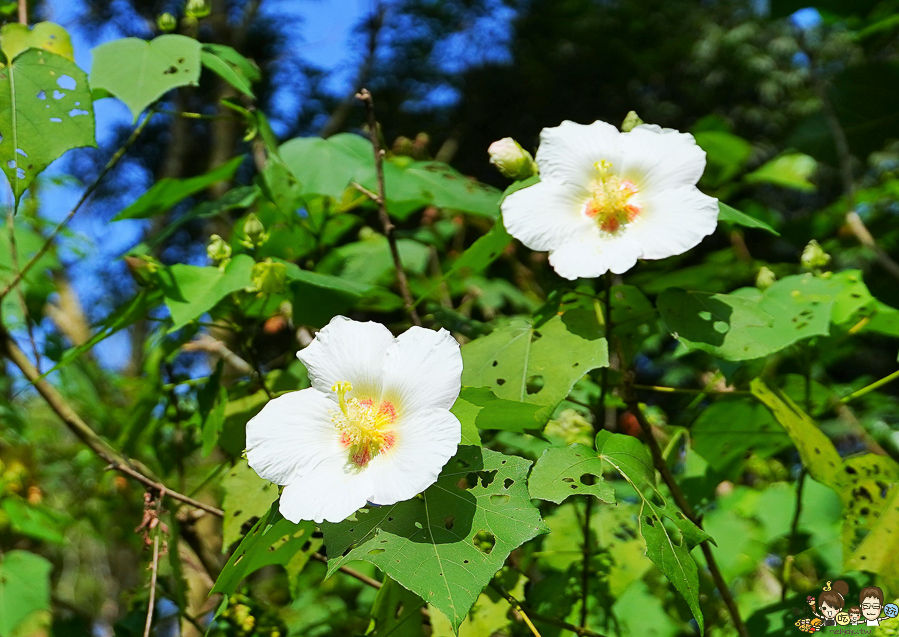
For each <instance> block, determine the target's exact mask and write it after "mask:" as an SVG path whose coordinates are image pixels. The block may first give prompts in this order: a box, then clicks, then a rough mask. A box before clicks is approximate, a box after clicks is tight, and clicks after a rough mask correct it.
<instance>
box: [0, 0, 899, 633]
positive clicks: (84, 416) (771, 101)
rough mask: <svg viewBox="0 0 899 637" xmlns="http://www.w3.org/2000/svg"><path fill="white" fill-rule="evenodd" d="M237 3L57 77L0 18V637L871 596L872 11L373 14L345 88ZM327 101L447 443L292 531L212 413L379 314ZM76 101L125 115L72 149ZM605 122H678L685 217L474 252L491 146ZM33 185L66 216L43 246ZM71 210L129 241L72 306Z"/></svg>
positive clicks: (40, 47)
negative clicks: (458, 372)
mask: <svg viewBox="0 0 899 637" xmlns="http://www.w3.org/2000/svg"><path fill="white" fill-rule="evenodd" d="M259 4H260V3H259V2H253V1H247V2H241V1H236V2H229V3H224V2H222V3H219V2H212V3H210V4H209V5H207V4H206V3H204V2H196V1H195V0H192V1H191V2H189V3H187V4H186V5H183V4H182V3H180V2H149V3H138V2H134V3H125V2H123V3H107V2H100V1H89V2H84V3H83V10H84V13H83V16H82V17H83V27H84V28H85V29H87V30H90V29H94V30H95V31H96V32H100V31H102V30H103V29H107V30H113V31H115V32H116V33H117V34H119V35H121V36H122V37H116V38H115V39H112V40H109V41H106V42H104V43H103V44H100V45H99V46H97V47H96V48H94V49H93V55H92V60H93V62H92V67H91V68H90V69H81V68H79V66H78V65H77V64H76V63H75V61H74V59H75V58H74V51H73V48H72V45H71V41H70V38H69V34H68V33H67V32H66V31H65V29H63V28H62V27H60V26H58V25H55V24H52V23H50V22H46V21H44V22H39V16H40V15H42V12H43V11H44V7H43V5H41V4H39V3H38V4H35V5H31V4H30V3H29V5H28V6H27V7H26V8H27V9H28V10H29V11H30V13H29V14H28V15H29V16H30V17H31V18H32V22H33V23H32V25H31V28H29V27H26V26H24V25H21V24H17V23H16V22H15V21H14V20H15V17H16V13H17V9H18V5H17V3H15V2H9V1H5V2H0V17H2V19H3V20H4V24H3V26H2V31H0V49H2V58H0V62H2V66H0V135H2V137H0V167H2V169H3V172H4V174H5V175H6V177H7V180H8V182H9V189H8V191H7V193H8V194H7V196H6V199H5V201H7V202H8V204H7V209H6V210H7V213H8V214H7V218H8V227H7V228H4V230H3V232H0V320H2V322H0V356H2V358H3V360H4V365H3V366H0V425H2V426H0V637H27V636H31V635H52V636H60V637H62V636H68V635H85V634H91V633H93V634H103V635H107V634H113V635H117V636H123V637H124V636H130V635H143V634H145V625H146V621H147V618H148V608H149V609H151V610H155V612H154V613H150V620H151V623H150V629H149V630H150V631H151V634H156V635H202V634H206V635H214V636H216V637H225V636H228V637H231V636H235V637H236V636H240V637H250V636H260V637H261V636H263V635H264V636H271V637H274V636H281V637H284V636H286V635H309V636H319V635H332V634H333V635H363V634H364V635H373V636H376V637H386V636H388V635H394V636H403V637H406V636H409V637H412V636H418V635H434V636H438V637H442V636H444V635H451V634H458V635H463V636H465V637H489V636H492V635H497V636H502V637H510V636H519V635H537V634H539V635H544V636H553V637H555V636H563V635H571V634H578V635H607V636H609V637H611V636H622V637H624V636H634V637H636V636H640V637H642V636H645V635H653V636H658V637H675V636H679V635H695V634H707V635H738V634H739V635H752V636H753V637H756V636H763V635H772V636H773V635H784V634H794V632H795V631H796V628H795V627H794V626H793V623H794V621H795V620H796V619H797V618H798V617H799V616H801V614H802V613H805V614H806V615H808V611H809V607H808V604H807V603H806V601H805V600H806V596H808V595H812V596H817V594H818V592H820V590H821V586H822V585H823V584H824V583H826V582H827V581H828V580H835V579H843V580H846V581H847V582H849V584H850V596H852V595H855V594H857V591H858V590H859V589H860V588H861V587H863V586H868V585H877V586H880V587H882V589H883V590H884V593H885V595H886V598H887V600H894V599H897V598H899V571H897V568H896V556H897V555H899V526H897V525H899V489H897V488H896V487H897V484H899V464H897V460H899V417H897V413H899V412H897V403H899V401H897V398H899V394H897V387H899V385H896V384H890V383H891V382H892V381H894V380H896V379H897V378H899V373H897V372H896V371H895V370H896V367H897V348H899V346H897V339H899V309H896V308H897V307H899V292H897V289H899V288H897V286H896V280H897V278H899V266H897V265H896V259H899V225H897V223H896V219H897V214H899V203H897V197H899V146H897V143H899V142H897V138H899V128H897V127H899V111H897V109H899V106H897V105H899V88H897V87H899V82H897V81H896V79H897V78H899V66H897V64H899V62H897V53H899V49H897V46H899V19H897V15H899V14H897V9H899V4H897V3H896V2H895V1H894V0H882V1H879V2H874V1H870V2H848V1H845V0H828V1H826V2H825V1H823V0H822V1H821V2H820V3H818V4H817V5H816V6H815V8H814V9H813V10H809V9H806V8H805V7H804V3H797V2H793V1H792V0H771V2H770V3H757V2H751V3H750V2H742V1H739V0H721V1H716V2H710V3H705V2H704V3H699V2H692V1H688V0H675V1H671V0H668V1H664V2H663V1H658V0H648V1H642V0H641V1H636V0H613V1H610V2H594V1H592V0H564V1H560V0H505V1H500V0H464V1H463V0H446V1H444V2H431V1H429V0H397V1H395V2H387V3H384V4H383V5H379V6H377V7H375V9H374V11H373V13H372V14H371V15H370V16H369V17H367V18H366V19H365V20H364V21H363V22H362V23H361V24H360V25H359V29H358V37H359V44H360V52H359V68H358V75H357V77H356V78H355V80H354V82H355V86H354V87H353V91H352V92H351V93H350V94H348V95H346V96H345V97H344V98H340V97H334V96H333V95H330V94H328V93H327V92H326V91H324V90H323V89H322V87H321V82H322V80H323V78H322V76H321V74H320V73H319V72H317V71H316V70H315V69H312V68H309V67H303V66H301V65H296V64H294V62H295V60H293V58H290V57H289V53H290V51H291V50H292V49H293V48H295V47H296V46H298V44H297V42H295V41H293V40H291V38H290V33H289V30H288V26H289V25H287V23H279V22H278V21H274V20H272V19H271V18H270V17H267V14H263V13H260V12H259ZM762 5H764V6H762ZM800 9H805V10H804V11H803V12H801V14H800V17H798V18H797V17H795V16H794V17H790V16H791V15H792V14H794V12H796V11H797V10H800ZM163 12H171V13H172V14H173V18H172V20H168V21H167V20H163V19H160V20H158V21H157V18H158V17H159V16H160V15H161V14H162V13H163ZM34 23H37V24H34ZM497 23H503V24H506V25H507V27H508V34H507V35H508V37H507V38H506V39H505V40H504V41H498V42H494V43H493V44H494V46H493V47H492V48H491V46H487V45H486V44H484V43H485V42H487V41H488V39H489V38H491V37H492V33H491V31H490V29H491V28H492V27H491V25H493V26H495V25H496V24H497ZM163 26H164V27H165V28H166V31H167V32H165V33H163V32H162V30H161V29H162V27H163ZM479 44H480V45H481V46H479ZM497 51H499V52H500V53H499V54H498V53H497ZM461 52H464V53H465V55H462V53H461ZM456 57H458V58H460V59H461V58H464V59H465V63H464V64H463V63H457V64H453V63H450V62H452V61H453V60H454V58H456ZM291 82H292V84H291ZM285 86H288V87H289V88H290V90H293V91H295V92H296V95H298V96H300V97H301V98H302V99H301V105H300V106H299V107H298V108H296V109H294V111H293V112H290V113H287V114H285V113H284V112H283V111H284V109H283V108H282V107H281V106H279V102H278V100H277V99H276V95H277V91H278V90H284V87H285ZM363 86H364V87H367V88H369V89H371V91H372V93H373V94H374V100H375V112H376V115H377V118H378V121H379V127H378V128H377V129H376V131H375V134H376V136H377V139H378V143H379V146H381V147H383V148H385V149H386V152H385V155H384V165H383V169H384V177H385V184H386V189H385V191H384V192H383V193H380V194H382V195H383V201H384V204H385V207H386V211H387V213H388V214H389V216H390V220H391V223H393V224H395V226H396V230H395V239H396V247H397V251H398V254H399V258H400V261H401V267H402V270H403V272H404V273H405V277H406V278H407V279H408V287H409V292H410V294H411V297H412V300H413V303H414V308H415V312H417V314H418V315H420V316H421V319H422V322H423V324H424V325H425V326H426V327H428V328H433V329H438V328H441V327H443V328H446V329H448V330H450V331H451V332H452V334H453V335H454V336H455V337H456V338H457V340H458V341H459V342H460V344H461V345H462V354H463V359H464V364H465V369H464V372H463V376H462V383H463V389H462V393H461V395H460V397H459V399H458V401H457V402H456V404H455V405H454V407H453V413H455V414H456V416H457V417H458V418H459V419H460V421H461V422H462V427H463V444H462V446H460V448H459V452H458V454H457V455H456V456H455V457H454V458H453V459H452V460H451V461H450V462H449V463H448V464H447V466H446V467H445V468H444V470H443V473H442V474H441V477H440V479H439V480H438V481H437V483H436V484H434V485H433V486H432V487H430V488H429V489H427V490H426V491H425V492H424V493H423V494H421V495H420V496H419V497H417V498H414V499H412V500H409V501H407V502H401V503H398V504H396V505H393V506H389V507H374V506H371V507H366V508H364V509H362V510H360V511H359V512H358V513H356V514H355V516H354V517H352V518H350V519H348V520H346V521H344V522H341V523H339V524H331V523H325V524H322V525H318V526H316V525H315V524H313V523H312V522H303V523H301V524H293V523H291V522H289V521H287V520H285V519H283V518H282V517H281V515H280V514H279V513H278V507H277V499H278V495H279V494H278V488H277V487H276V486H274V485H271V484H269V483H267V482H265V481H263V480H261V479H260V478H258V477H257V476H256V474H255V473H254V472H253V471H252V470H251V469H249V467H248V466H247V464H246V461H245V460H244V459H243V458H242V452H243V450H244V446H245V433H244V432H245V426H246V423H247V421H248V420H249V419H250V418H251V417H252V416H254V415H255V414H256V413H258V412H259V410H260V409H261V408H262V407H263V406H264V405H265V404H266V402H267V401H268V400H270V399H271V398H272V397H275V396H277V395H279V394H281V393H284V392H287V391H294V390H297V389H301V388H304V387H307V386H308V385H309V379H308V376H307V373H306V370H305V368H304V367H303V366H302V364H301V363H300V362H299V361H298V360H297V359H296V356H295V354H296V352H297V351H298V350H300V349H301V348H303V347H305V346H306V345H308V343H309V342H310V341H311V339H312V338H313V336H314V333H315V331H316V330H317V329H319V328H321V327H323V326H324V325H326V324H327V323H328V322H329V321H330V320H331V318H332V317H334V316H335V315H338V314H343V315H347V316H350V317H352V318H355V319H357V320H375V321H379V322H382V323H384V324H385V325H387V326H388V327H389V328H390V329H391V330H393V331H394V333H400V332H401V331H403V330H405V329H406V328H408V327H409V325H410V324H411V323H412V322H414V321H413V318H412V315H413V312H412V311H410V308H409V307H407V305H408V304H407V303H406V302H404V298H403V289H402V286H401V284H400V282H399V281H398V276H397V274H398V273H397V268H396V266H395V263H394V260H393V258H392V256H391V249H390V247H391V246H390V241H389V239H388V236H387V235H386V233H385V228H384V226H383V224H382V223H381V221H380V220H379V218H378V206H377V202H376V199H377V198H378V196H379V192H380V191H379V185H378V179H377V172H376V164H375V161H374V152H373V148H372V141H371V133H372V130H371V129H370V128H369V127H367V126H366V124H365V111H364V109H363V108H362V105H361V104H359V103H358V101H357V100H356V99H355V96H354V95H355V92H356V90H358V89H361V88H362V87H363ZM441 91H443V92H444V94H445V93H446V92H449V93H451V94H452V95H454V96H455V97H454V98H453V99H451V100H440V99H435V98H434V96H435V95H439V94H441V93H440V92H441ZM100 100H119V101H120V102H123V103H124V104H125V105H126V106H127V109H128V112H129V113H130V116H131V117H133V119H134V122H133V126H131V127H128V128H127V130H122V131H119V132H118V134H117V137H118V139H117V140H116V141H115V144H114V145H112V146H110V147H103V148H97V146H98V143H97V137H96V132H95V128H97V123H98V119H97V118H98V117H99V116H98V113H99V112H102V109H98V110H97V112H95V109H94V104H95V102H97V101H100ZM631 110H634V111H637V112H638V113H639V115H640V116H641V117H642V118H643V119H644V120H645V121H647V122H651V123H657V124H660V125H663V126H670V127H674V128H678V129H679V130H683V131H690V132H692V133H693V134H694V136H695V137H696V140H697V142H698V143H699V145H700V146H701V147H702V148H703V149H704V150H705V151H706V153H707V156H708V165H707V168H706V171H705V174H704V175H703V177H702V180H701V182H700V184H699V185H700V187H701V188H702V189H703V191H705V192H706V193H708V194H710V195H712V196H715V197H717V198H718V199H719V201H720V204H721V206H720V210H721V214H720V217H719V222H720V223H719V227H718V230H717V231H716V232H715V234H714V235H712V236H710V237H708V238H707V239H706V240H705V241H704V242H703V243H702V244H701V245H700V246H699V247H697V248H696V249H694V250H692V251H690V252H689V253H687V254H684V255H680V256H677V257H672V258H669V259H665V260H662V261H651V262H643V263H640V264H638V266H637V267H635V268H634V269H633V270H632V271H630V272H628V273H626V274H625V275H621V276H618V275H616V276H612V275H607V276H606V277H605V278H604V279H601V280H597V281H592V280H581V281H576V282H569V281H565V280H563V279H561V278H559V277H558V276H556V275H555V274H554V272H553V271H552V269H551V268H550V267H549V266H548V264H547V262H546V255H545V254H541V253H533V252H531V251H529V250H527V249H525V248H524V247H523V246H521V245H520V244H518V243H517V242H515V241H513V240H512V238H511V237H510V236H509V235H508V233H507V232H506V231H505V229H504V227H503V224H502V220H501V218H500V207H499V206H500V202H501V200H502V197H503V196H504V194H505V193H508V192H511V191H513V190H516V189H518V188H521V187H526V186H527V185H529V184H530V183H531V182H523V183H522V182H516V183H512V184H510V183H509V182H508V180H505V179H504V178H503V177H502V176H500V175H499V174H497V173H496V172H495V171H494V170H493V168H492V166H491V165H490V164H489V162H488V158H487V153H486V149H487V147H488V145H489V144H490V143H491V142H493V141H495V140H496V139H499V138H502V137H507V136H512V137H515V138H516V139H517V140H518V141H519V142H520V143H521V144H522V145H523V146H524V147H525V148H527V149H530V150H534V148H535V147H536V144H537V138H538V135H539V132H540V129H541V128H543V127H548V126H555V125H557V124H558V123H559V122H560V121H562V120H564V119H571V120H574V121H578V122H581V123H589V122H592V121H594V120H596V119H601V120H604V121H610V122H613V123H618V122H621V121H622V120H623V119H624V117H625V115H626V114H627V113H628V112H629V111H631ZM316 133H317V134H316ZM75 149H82V150H75ZM69 151H71V152H69ZM60 158H62V159H60ZM57 160H59V161H58V162H57V163H56V164H55V169H54V170H55V172H49V171H48V172H42V171H43V170H44V169H45V168H46V167H47V166H49V165H50V164H51V163H53V162H54V161H57ZM138 168H140V169H141V170H143V171H144V172H145V173H146V174H149V175H150V176H151V180H150V181H149V183H147V184H146V186H145V187H143V188H141V189H140V192H135V191H134V188H135V187H134V182H133V180H131V179H130V178H129V170H136V169H138ZM60 175H62V177H60ZM54 180H56V181H59V180H64V181H71V182H74V183H77V184H78V185H79V188H80V192H81V193H83V198H82V200H81V201H80V202H78V203H77V205H76V206H75V207H74V209H72V210H71V212H70V213H68V215H67V211H54V214H53V215H51V216H50V218H53V219H57V220H58V219H63V221H62V223H60V224H59V225H57V224H56V223H54V222H53V221H50V218H48V216H47V215H46V214H45V206H46V205H47V204H46V201H45V200H44V199H43V194H42V193H43V187H44V184H50V183H52V182H53V181H54ZM123 192H124V193H126V194H125V195H122V193H123ZM127 193H130V195H129V194H127ZM85 202H87V203H85ZM76 214H77V215H80V216H87V217H89V218H92V219H94V220H96V221H98V222H102V224H103V232H104V233H109V234H108V236H109V237H113V236H115V235H116V233H117V232H119V230H118V229H119V228H124V227H126V226H125V225H123V224H142V225H140V226H139V228H140V233H139V237H138V238H137V239H136V241H135V242H134V245H132V246H130V248H129V249H128V250H127V251H126V252H125V253H123V254H121V255H119V256H118V257H117V258H116V259H115V260H114V262H113V263H108V264H103V267H102V268H100V269H99V272H98V273H94V275H95V276H96V279H97V280H98V281H99V283H98V285H99V286H100V287H101V289H102V294H101V295H100V296H102V302H101V303H100V304H99V306H98V307H97V308H94V307H85V304H84V302H83V299H80V298H79V295H78V293H77V292H76V286H74V285H73V283H72V280H73V278H75V277H78V276H83V272H81V271H79V269H78V266H79V263H80V262H82V261H84V260H87V259H89V258H90V257H91V254H94V253H97V252H98V251H99V246H91V245H89V244H87V243H86V242H85V241H84V240H83V239H81V238H79V237H78V236H77V235H76V234H75V233H73V232H72V231H71V227H70V225H69V222H70V221H71V219H72V217H74V216H75V215H76ZM79 218H80V217H79ZM127 227H129V228H134V227H136V226H134V225H130V226H127ZM811 240H815V241H817V243H818V244H820V249H818V248H812V249H809V248H807V246H808V244H809V242H810V241H811ZM815 250H818V252H817V255H816V253H815ZM825 253H826V255H827V256H826V257H825V256H822V255H823V254H825ZM107 339H118V340H116V341H109V342H106V341H107ZM110 342H118V343H126V345H125V348H126V349H128V350H129V354H128V356H127V361H128V362H127V364H125V365H124V366H122V367H121V368H115V367H114V366H111V365H108V364H104V362H103V359H102V357H101V356H98V354H97V352H98V351H99V349H95V348H97V346H98V345H100V344H103V345H108V344H109V343H110ZM161 485H165V491H164V492H163V495H162V497H161V496H160V492H161ZM135 527H139V528H138V530H135ZM154 555H155V556H156V557H154ZM151 571H152V572H155V573H156V576H155V577H154V579H153V581H155V588H154V589H153V593H152V597H153V598H154V600H155V603H154V604H153V606H152V607H151V606H150V598H151V590H150V585H151ZM794 611H796V612H794ZM797 612H798V613H799V614H797ZM897 621H899V620H896V621H886V622H884V625H883V626H882V627H881V628H878V629H876V631H875V632H879V634H883V635H887V634H892V633H893V632H895V630H896V626H895V624H896V623H897Z"/></svg>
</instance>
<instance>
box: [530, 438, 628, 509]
mask: <svg viewBox="0 0 899 637" xmlns="http://www.w3.org/2000/svg"><path fill="white" fill-rule="evenodd" d="M604 468H605V465H604V462H603V460H602V459H601V458H599V457H597V455H596V452H595V451H594V450H593V449H591V448H590V447H588V446H586V445H579V444H573V445H571V446H568V447H564V448H561V447H555V448H553V449H547V450H546V451H544V452H543V455H542V456H540V458H539V459H538V460H537V462H536V463H535V464H534V468H533V469H532V470H531V476H530V477H529V478H528V489H529V490H530V492H531V497H532V498H537V499H538V500H549V501H550V502H555V503H556V504H561V503H562V502H563V501H565V500H566V499H567V498H568V497H569V496H572V495H578V494H584V495H594V496H596V497H597V498H599V499H600V500H602V501H603V502H608V503H610V504H613V503H614V502H615V491H614V490H613V489H612V487H611V485H609V484H608V483H607V482H606V481H605V480H603V478H602V472H603V469H604Z"/></svg>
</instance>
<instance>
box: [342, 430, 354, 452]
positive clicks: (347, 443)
mask: <svg viewBox="0 0 899 637" xmlns="http://www.w3.org/2000/svg"><path fill="white" fill-rule="evenodd" d="M340 444H341V445H343V447H344V449H346V448H347V447H349V446H350V445H352V444H353V441H352V440H350V437H349V436H348V435H347V434H346V433H341V434H340Z"/></svg>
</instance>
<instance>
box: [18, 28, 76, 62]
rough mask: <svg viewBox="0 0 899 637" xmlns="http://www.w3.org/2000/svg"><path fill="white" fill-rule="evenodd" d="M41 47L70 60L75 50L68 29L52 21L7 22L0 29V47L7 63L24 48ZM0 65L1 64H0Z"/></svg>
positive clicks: (73, 56)
mask: <svg viewBox="0 0 899 637" xmlns="http://www.w3.org/2000/svg"><path fill="white" fill-rule="evenodd" d="M30 48H35V49H43V50H44V51H49V52H50V53H55V54H56V55H60V56H62V57H64V58H66V59H68V60H71V61H72V62H74V61H75V52H74V50H73V49H72V39H71V38H70V37H69V33H68V31H66V30H65V29H64V28H63V27H61V26H59V25H58V24H54V23H53V22H38V23H37V24H35V25H33V26H28V25H27V24H19V23H16V22H9V23H7V24H4V25H3V28H2V29H0V49H2V51H3V54H4V55H5V56H6V60H3V61H2V62H5V63H6V64H8V63H9V62H10V61H11V60H13V59H14V58H15V57H16V56H17V55H18V54H19V53H21V52H22V51H24V50H25V49H30ZM0 66H2V64H0Z"/></svg>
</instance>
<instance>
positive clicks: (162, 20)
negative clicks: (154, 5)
mask: <svg viewBox="0 0 899 637" xmlns="http://www.w3.org/2000/svg"><path fill="white" fill-rule="evenodd" d="M156 26H157V27H158V28H159V30H160V31H162V32H163V33H169V32H171V31H174V30H175V29H176V28H178V20H176V19H175V16H173V15H172V14H171V13H161V14H159V16H158V17H157V18H156Z"/></svg>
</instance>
